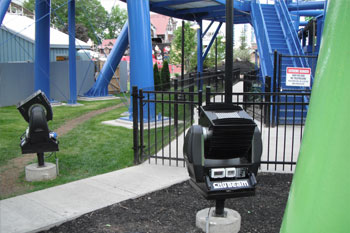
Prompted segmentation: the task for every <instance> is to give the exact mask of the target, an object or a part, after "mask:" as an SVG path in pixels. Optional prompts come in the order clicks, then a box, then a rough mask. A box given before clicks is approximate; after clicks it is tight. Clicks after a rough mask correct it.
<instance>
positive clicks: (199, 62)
mask: <svg viewBox="0 0 350 233" xmlns="http://www.w3.org/2000/svg"><path fill="white" fill-rule="evenodd" d="M197 23H198V25H199V28H198V29H197V73H198V78H200V77H201V75H202V72H203V58H202V54H203V39H202V20H198V21H197ZM198 82H199V89H200V90H202V89H203V81H202V80H198Z"/></svg>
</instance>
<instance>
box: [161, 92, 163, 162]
mask: <svg viewBox="0 0 350 233" xmlns="http://www.w3.org/2000/svg"><path fill="white" fill-rule="evenodd" d="M161 96H162V165H164V93H162V94H161Z"/></svg>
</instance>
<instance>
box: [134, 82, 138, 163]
mask: <svg viewBox="0 0 350 233" xmlns="http://www.w3.org/2000/svg"><path fill="white" fill-rule="evenodd" d="M137 98H138V95H137V86H133V87H132V120H133V143H134V146H133V150H134V164H138V163H139V137H138V136H139V135H138V134H139V132H138V130H139V126H138V115H139V114H138V107H139V106H138V101H137Z"/></svg>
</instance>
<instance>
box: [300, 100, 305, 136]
mask: <svg viewBox="0 0 350 233" xmlns="http://www.w3.org/2000/svg"><path fill="white" fill-rule="evenodd" d="M304 97H305V96H304V95H302V96H301V118H300V142H301V140H302V139H303V127H304Z"/></svg>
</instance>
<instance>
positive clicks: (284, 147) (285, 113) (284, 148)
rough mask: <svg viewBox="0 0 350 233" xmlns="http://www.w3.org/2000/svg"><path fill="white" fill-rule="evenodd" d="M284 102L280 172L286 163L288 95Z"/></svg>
mask: <svg viewBox="0 0 350 233" xmlns="http://www.w3.org/2000/svg"><path fill="white" fill-rule="evenodd" d="M285 102H286V104H285V105H284V135H283V140H284V141H283V166H282V170H283V171H284V163H285V161H286V137H287V120H288V118H287V113H288V95H287V94H286V95H285Z"/></svg>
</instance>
